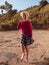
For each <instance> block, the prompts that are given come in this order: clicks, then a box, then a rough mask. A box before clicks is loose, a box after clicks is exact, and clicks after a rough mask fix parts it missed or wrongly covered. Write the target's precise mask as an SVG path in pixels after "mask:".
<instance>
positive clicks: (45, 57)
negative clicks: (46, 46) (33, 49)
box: [44, 52, 49, 62]
mask: <svg viewBox="0 0 49 65" xmlns="http://www.w3.org/2000/svg"><path fill="white" fill-rule="evenodd" d="M44 59H45V60H46V61H48V62H49V52H48V53H45V55H44Z"/></svg>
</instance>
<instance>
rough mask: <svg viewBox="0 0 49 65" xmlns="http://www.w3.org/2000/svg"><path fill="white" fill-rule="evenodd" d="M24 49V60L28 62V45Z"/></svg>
mask: <svg viewBox="0 0 49 65" xmlns="http://www.w3.org/2000/svg"><path fill="white" fill-rule="evenodd" d="M25 49H26V60H25V61H26V62H28V46H25Z"/></svg>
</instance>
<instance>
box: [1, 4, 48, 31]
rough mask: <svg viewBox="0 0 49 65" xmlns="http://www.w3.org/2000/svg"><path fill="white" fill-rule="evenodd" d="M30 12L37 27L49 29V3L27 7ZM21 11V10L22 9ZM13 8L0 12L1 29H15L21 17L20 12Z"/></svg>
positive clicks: (34, 25)
mask: <svg viewBox="0 0 49 65" xmlns="http://www.w3.org/2000/svg"><path fill="white" fill-rule="evenodd" d="M25 10H26V11H28V12H29V14H30V19H31V21H32V23H33V28H35V29H49V4H46V5H45V6H43V7H41V5H38V6H34V7H30V8H27V9H25ZM20 12H21V11H20ZM20 12H15V11H14V10H11V11H9V12H7V13H5V14H0V30H15V29H16V25H17V23H18V21H19V20H20V19H21V17H20V15H19V13H20Z"/></svg>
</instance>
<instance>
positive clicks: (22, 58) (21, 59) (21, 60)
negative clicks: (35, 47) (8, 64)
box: [20, 53, 24, 61]
mask: <svg viewBox="0 0 49 65" xmlns="http://www.w3.org/2000/svg"><path fill="white" fill-rule="evenodd" d="M23 58H24V53H23V54H22V56H21V59H20V61H22V60H23Z"/></svg>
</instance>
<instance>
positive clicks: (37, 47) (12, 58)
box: [0, 30, 49, 65]
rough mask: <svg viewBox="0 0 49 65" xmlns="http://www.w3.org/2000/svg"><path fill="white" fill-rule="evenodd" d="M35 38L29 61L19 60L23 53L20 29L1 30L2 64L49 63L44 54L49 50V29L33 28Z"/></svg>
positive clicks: (0, 64)
mask: <svg viewBox="0 0 49 65" xmlns="http://www.w3.org/2000/svg"><path fill="white" fill-rule="evenodd" d="M33 39H34V40H35V41H34V43H33V44H31V45H30V46H29V47H28V48H29V62H28V63H25V61H24V60H23V61H22V62H18V59H19V58H20V56H21V54H22V50H21V43H20V41H21V33H20V31H7V32H5V31H4V32H0V65H49V64H48V63H47V61H45V60H44V54H45V53H46V52H49V31H47V30H33Z"/></svg>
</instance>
